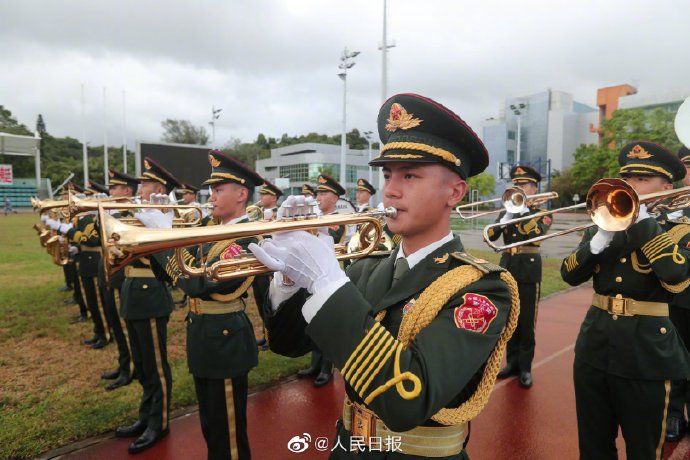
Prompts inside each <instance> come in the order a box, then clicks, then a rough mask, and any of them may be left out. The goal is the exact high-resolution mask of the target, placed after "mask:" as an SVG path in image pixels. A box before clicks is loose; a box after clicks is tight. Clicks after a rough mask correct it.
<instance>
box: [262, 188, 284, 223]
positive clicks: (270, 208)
mask: <svg viewBox="0 0 690 460" xmlns="http://www.w3.org/2000/svg"><path fill="white" fill-rule="evenodd" d="M281 196H283V191H282V190H281V189H279V188H278V187H276V186H275V185H273V184H272V183H270V182H269V181H265V182H264V185H263V187H261V189H260V190H259V200H260V202H261V207H262V208H263V210H264V219H266V220H273V219H275V218H276V217H277V213H278V200H279V199H280V197H281Z"/></svg>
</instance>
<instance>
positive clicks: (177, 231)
mask: <svg viewBox="0 0 690 460" xmlns="http://www.w3.org/2000/svg"><path fill="white" fill-rule="evenodd" d="M396 212H397V211H396V210H395V208H387V209H386V210H383V211H379V210H374V211H368V212H364V213H360V214H332V215H328V216H318V217H317V216H316V215H314V214H304V215H294V216H292V217H287V218H284V219H283V220H277V221H268V222H247V223H243V224H235V225H212V226H208V227H195V228H173V229H152V228H140V227H134V226H132V225H127V224H125V223H122V222H120V221H119V220H118V219H115V218H114V217H112V216H110V215H108V214H107V213H106V207H105V206H104V205H100V206H99V209H98V216H99V220H100V222H101V225H100V236H101V246H102V248H103V264H104V268H105V274H106V279H108V278H109V277H110V276H112V275H113V274H114V273H116V272H117V271H118V270H120V269H121V268H123V267H124V266H125V265H127V264H129V263H130V262H132V261H134V260H137V259H139V258H141V257H145V256H148V255H151V254H153V253H156V252H160V251H164V250H169V249H175V257H176V259H177V264H178V266H179V267H180V270H181V271H182V273H183V276H185V277H199V276H206V277H207V278H209V279H211V280H214V281H227V280H231V279H235V278H242V277H246V276H253V275H261V274H266V273H270V272H271V270H270V269H269V268H268V267H266V266H265V265H263V264H262V263H260V262H259V261H258V260H257V259H256V258H255V257H254V256H253V255H251V254H248V253H242V254H239V255H238V256H237V257H235V258H233V259H225V260H220V261H217V262H215V263H213V264H211V265H210V266H206V265H203V266H201V267H199V268H196V267H190V266H189V265H187V263H186V262H185V261H184V257H183V252H182V248H184V247H186V246H191V245H197V244H203V243H214V242H217V241H224V240H237V239H242V238H250V237H258V236H267V235H269V234H272V233H279V232H290V231H297V230H305V231H316V230H318V229H319V228H323V227H330V226H334V225H357V224H369V225H370V226H371V227H370V228H371V232H373V233H375V235H373V238H372V239H371V244H369V245H368V246H365V247H362V248H360V250H359V251H356V252H353V253H348V252H347V248H346V247H345V246H344V245H336V248H335V252H336V258H337V259H338V260H345V259H358V258H361V257H365V256H367V255H369V254H370V253H371V252H372V251H374V250H375V249H376V248H377V246H378V242H379V241H380V239H381V235H382V234H383V224H382V223H381V218H383V217H393V216H395V214H396Z"/></svg>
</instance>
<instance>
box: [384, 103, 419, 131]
mask: <svg viewBox="0 0 690 460" xmlns="http://www.w3.org/2000/svg"><path fill="white" fill-rule="evenodd" d="M387 121H388V123H387V124H386V131H395V130H396V129H402V130H405V129H410V128H414V127H415V126H419V125H420V123H421V122H422V121H424V120H421V119H419V118H414V116H413V115H412V114H411V113H407V110H405V107H403V106H402V105H400V104H399V103H397V102H396V103H394V104H393V105H391V111H390V113H389V115H388V120H387Z"/></svg>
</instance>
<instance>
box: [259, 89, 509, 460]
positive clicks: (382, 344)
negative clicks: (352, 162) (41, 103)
mask: <svg viewBox="0 0 690 460" xmlns="http://www.w3.org/2000/svg"><path fill="white" fill-rule="evenodd" d="M378 127H379V136H380V138H381V140H382V142H383V144H384V145H383V148H382V149H381V155H380V156H379V157H378V158H376V159H374V160H373V161H372V162H371V163H370V164H371V165H374V166H383V171H384V177H385V187H384V189H383V194H384V197H383V200H384V204H385V205H386V206H394V207H396V208H397V209H398V213H397V215H396V216H395V217H392V218H389V219H388V225H389V226H390V229H391V230H392V231H393V232H395V233H396V234H400V235H401V236H402V239H403V240H402V243H401V245H400V247H399V248H398V249H397V250H396V251H394V252H393V253H392V254H391V255H390V256H389V257H383V258H372V257H370V258H365V259H361V260H358V261H356V262H354V263H353V264H351V265H350V266H349V268H348V271H347V274H346V273H345V272H343V271H342V269H341V268H340V266H339V264H338V262H337V260H336V259H335V257H334V249H333V242H332V240H331V239H329V238H328V237H326V236H320V237H315V236H313V235H311V234H310V233H307V232H292V233H290V234H283V235H277V236H276V238H274V240H272V242H271V241H269V242H266V243H264V244H263V245H262V246H261V247H258V246H255V245H251V246H250V250H251V251H252V252H253V253H254V254H255V255H256V256H257V258H259V260H261V261H262V262H263V263H264V264H266V265H267V266H269V267H271V268H272V269H273V270H279V272H278V273H276V274H275V276H274V281H273V282H272V284H271V292H270V299H271V302H270V305H267V306H270V307H271V308H270V309H268V308H267V309H266V311H265V313H266V320H267V327H268V329H269V337H270V338H271V340H270V345H271V349H273V350H274V351H276V352H278V353H281V354H285V355H288V356H294V355H299V354H301V353H303V352H304V350H305V349H308V348H309V347H310V344H311V343H312V342H313V343H315V344H316V345H317V346H318V347H319V348H320V349H321V350H322V351H323V353H324V355H325V356H326V357H327V358H329V359H331V360H333V362H334V363H335V365H336V367H338V368H339V369H340V372H341V374H342V375H343V377H344V380H345V390H346V393H347V399H346V401H345V404H344V408H343V416H342V418H341V419H340V420H339V421H338V423H337V438H336V442H337V444H335V446H334V448H333V450H332V452H331V458H335V459H340V458H368V459H384V458H391V459H392V458H396V459H398V458H399V459H403V458H427V457H433V458H445V459H464V458H467V454H466V452H465V450H464V449H465V444H466V441H467V435H468V432H467V429H468V421H469V420H470V419H472V418H473V417H474V416H476V415H477V414H478V413H479V412H480V411H481V409H482V408H483V406H484V404H485V403H486V401H487V398H488V396H489V393H490V392H491V389H492V387H493V384H494V382H495V378H496V373H497V372H498V370H499V367H500V361H501V359H502V354H503V351H504V347H505V344H506V342H507V340H508V339H509V337H510V335H511V334H512V330H513V329H514V327H515V324H516V322H517V316H518V310H519V303H518V298H517V286H516V284H515V281H514V280H513V279H512V277H511V276H510V275H509V274H508V273H507V272H506V271H505V270H504V269H502V268H500V267H498V266H496V265H493V264H490V263H488V262H486V261H483V260H480V259H476V258H474V257H472V256H469V255H468V254H466V253H465V252H464V249H463V246H462V243H461V241H460V237H459V236H457V235H454V234H453V233H452V232H451V228H450V214H451V211H452V210H453V209H454V207H455V206H456V205H457V204H458V203H459V202H460V200H461V199H462V197H463V196H464V194H465V191H466V188H467V184H466V179H467V178H468V177H471V176H474V175H476V174H479V173H480V172H481V171H483V170H484V169H485V168H486V166H487V164H488V161H489V159H488V153H487V151H486V149H485V147H484V145H483V144H482V142H481V141H480V140H479V138H478V137H477V136H476V134H474V132H473V131H472V130H471V128H470V127H469V126H468V125H467V124H465V122H464V121H462V120H461V119H460V117H458V116H457V115H456V114H454V113H453V112H451V111H450V110H448V109H446V108H445V107H443V106H441V105H440V104H438V103H436V102H434V101H432V100H430V99H427V98H424V97H422V96H418V95H414V94H401V95H397V96H393V97H392V98H391V99H389V100H388V101H386V102H385V103H384V105H383V107H382V108H381V111H380V113H379V118H378ZM309 294H312V295H311V297H309ZM329 424H330V422H329ZM387 437H396V438H398V439H399V441H400V445H399V446H392V444H390V443H385V442H384V444H383V446H382V445H381V443H380V442H379V440H381V439H386V438H387ZM360 441H361V442H360ZM392 450H396V451H397V450H399V451H402V452H391V451H392Z"/></svg>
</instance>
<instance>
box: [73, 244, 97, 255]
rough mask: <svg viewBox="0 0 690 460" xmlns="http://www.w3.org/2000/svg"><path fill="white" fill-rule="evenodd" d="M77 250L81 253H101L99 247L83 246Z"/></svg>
mask: <svg viewBox="0 0 690 460" xmlns="http://www.w3.org/2000/svg"><path fill="white" fill-rule="evenodd" d="M79 250H80V251H82V252H97V253H99V254H100V253H101V252H102V251H103V250H102V249H101V247H100V246H84V245H83V244H82V245H80V246H79Z"/></svg>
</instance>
